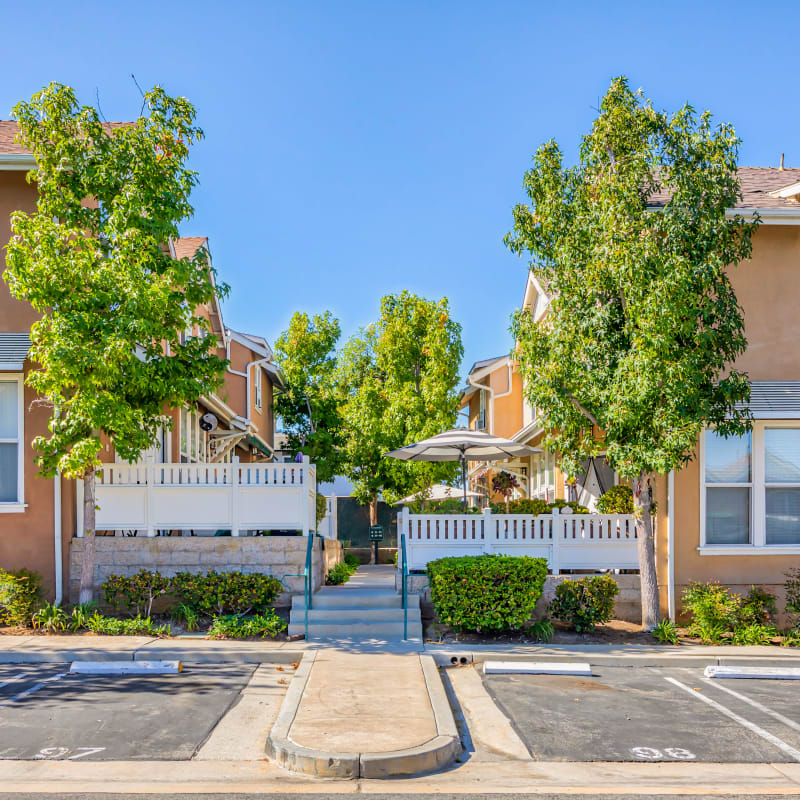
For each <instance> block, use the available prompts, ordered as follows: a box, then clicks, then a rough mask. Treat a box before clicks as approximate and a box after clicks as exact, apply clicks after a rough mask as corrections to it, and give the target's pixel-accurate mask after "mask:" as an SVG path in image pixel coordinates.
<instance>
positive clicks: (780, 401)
mask: <svg viewBox="0 0 800 800" xmlns="http://www.w3.org/2000/svg"><path fill="white" fill-rule="evenodd" d="M743 407H744V406H743V405H737V408H743ZM750 412H751V413H752V415H753V417H754V418H755V419H800V381H753V382H752V383H751V384H750Z"/></svg>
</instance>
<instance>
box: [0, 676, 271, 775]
mask: <svg viewBox="0 0 800 800" xmlns="http://www.w3.org/2000/svg"><path fill="white" fill-rule="evenodd" d="M256 666H257V665H256V664H241V665H239V664H224V665H220V666H212V665H192V666H189V667H186V668H185V669H184V671H183V672H182V673H180V674H179V675H168V676H157V677H141V676H126V677H118V676H102V677H99V676H90V675H70V674H69V664H42V665H40V664H36V665H33V664H4V665H0V758H3V759H68V760H78V759H80V760H83V761H94V760H118V759H122V760H139V759H141V760H153V759H155V760H176V759H177V760H181V759H189V758H191V757H192V756H193V755H194V753H195V752H196V750H197V749H198V747H199V746H200V745H201V744H202V743H203V741H204V740H205V739H206V738H207V737H208V735H209V733H210V732H211V731H212V730H213V728H214V727H215V726H216V724H217V723H218V722H219V720H220V719H221V718H222V716H223V715H224V714H225V712H226V711H227V710H228V709H229V708H230V706H231V705H232V704H233V703H234V702H235V701H236V700H237V699H238V697H239V693H240V691H241V689H242V688H243V687H244V686H245V684H246V683H247V681H248V680H249V679H250V677H251V675H252V674H253V672H254V670H255V669H256Z"/></svg>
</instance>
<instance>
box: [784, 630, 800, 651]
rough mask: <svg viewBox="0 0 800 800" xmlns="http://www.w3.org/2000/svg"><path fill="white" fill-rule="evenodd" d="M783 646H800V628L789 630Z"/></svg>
mask: <svg viewBox="0 0 800 800" xmlns="http://www.w3.org/2000/svg"><path fill="white" fill-rule="evenodd" d="M781 645H782V646H783V647H800V630H797V628H793V629H792V630H790V631H788V632H787V633H786V635H785V636H784V637H783V641H782V642H781Z"/></svg>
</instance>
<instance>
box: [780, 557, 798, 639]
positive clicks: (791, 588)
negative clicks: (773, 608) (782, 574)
mask: <svg viewBox="0 0 800 800" xmlns="http://www.w3.org/2000/svg"><path fill="white" fill-rule="evenodd" d="M783 588H784V591H785V592H786V613H787V614H789V615H791V616H792V617H793V618H794V626H795V628H797V629H798V630H800V569H790V570H789V571H788V572H787V573H786V581H785V582H784V584H783Z"/></svg>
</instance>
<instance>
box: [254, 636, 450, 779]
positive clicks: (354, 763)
mask: <svg viewBox="0 0 800 800" xmlns="http://www.w3.org/2000/svg"><path fill="white" fill-rule="evenodd" d="M315 658H316V651H307V652H306V653H305V654H304V655H303V659H302V661H301V662H300V666H299V667H298V668H297V670H296V671H295V674H294V677H293V678H292V682H291V684H290V685H289V689H288V690H287V692H286V696H285V697H284V699H283V703H282V704H281V708H280V711H279V713H278V717H277V719H276V720H275V724H274V725H273V726H272V730H271V731H270V734H269V736H268V737H267V745H266V752H267V755H268V756H269V757H270V758H272V759H273V760H274V761H275V763H276V764H278V766H280V767H283V768H284V769H288V770H291V771H292V772H302V773H304V774H306V775H314V776H316V777H319V778H351V779H352V778H390V777H401V776H411V775H420V774H424V773H426V772H434V771H436V770H440V769H443V768H444V767H446V766H448V765H449V764H451V763H452V762H453V760H454V759H455V758H456V756H457V755H458V754H459V753H460V752H461V741H460V739H459V736H458V729H457V728H456V722H455V719H454V718H453V712H452V709H451V708H450V703H449V702H448V700H447V693H446V692H445V688H444V685H443V684H442V679H441V677H440V676H439V671H438V668H437V666H436V664H435V662H434V660H433V659H432V658H431V657H430V656H427V655H420V656H419V659H420V666H421V667H422V674H423V677H424V678H425V686H426V689H427V690H428V698H429V700H430V703H431V708H432V710H433V716H434V720H435V722H436V732H437V735H436V736H435V737H434V738H433V739H431V740H430V741H427V742H423V743H422V744H420V745H418V746H416V747H410V748H407V749H403V750H394V751H388V752H383V753H330V752H324V751H321V750H314V749H313V748H310V747H304V746H302V745H299V744H297V743H295V742H293V741H292V740H291V739H290V738H289V732H290V730H291V727H292V723H293V722H294V718H295V716H296V714H297V709H298V707H299V705H300V701H301V699H302V697H303V692H304V691H305V688H306V685H307V683H308V679H309V677H310V675H311V669H312V667H313V665H314V660H315Z"/></svg>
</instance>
